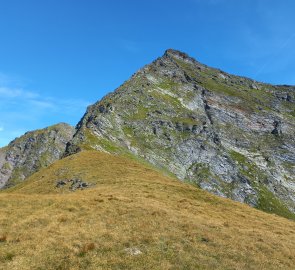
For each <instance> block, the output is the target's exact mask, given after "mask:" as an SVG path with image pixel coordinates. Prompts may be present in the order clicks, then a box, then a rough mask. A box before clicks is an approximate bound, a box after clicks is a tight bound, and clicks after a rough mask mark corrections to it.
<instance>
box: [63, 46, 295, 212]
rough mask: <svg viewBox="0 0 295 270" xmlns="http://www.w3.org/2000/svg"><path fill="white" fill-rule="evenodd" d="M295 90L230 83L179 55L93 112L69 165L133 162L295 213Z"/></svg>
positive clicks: (148, 69) (238, 80)
mask: <svg viewBox="0 0 295 270" xmlns="http://www.w3.org/2000/svg"><path fill="white" fill-rule="evenodd" d="M294 117H295V87H294V86H287V85H280V86H276V85H270V84H266V83H261V82H257V81H254V80H251V79H248V78H244V77H239V76H235V75H231V74H228V73H226V72H223V71H221V70H219V69H215V68H211V67H208V66H206V65H204V64H201V63H199V62H197V61H196V60H195V59H193V58H191V57H189V56H188V55H187V54H185V53H182V52H179V51H176V50H172V49H169V50H167V51H166V52H165V54H164V55H163V56H162V57H160V58H158V59H156V60H155V61H154V62H152V63H151V64H149V65H146V66H145V67H143V68H142V69H140V70H139V71H138V72H136V73H135V74H134V75H133V76H132V77H131V78H130V79H129V80H128V81H126V82H125V83H124V84H123V85H122V86H120V87H119V88H118V89H116V91H115V92H113V93H111V94H109V95H107V96H106V97H104V98H103V99H102V100H101V101H99V102H97V103H95V104H94V105H92V106H89V107H88V109H87V112H86V113H85V115H84V116H83V118H82V119H81V121H80V122H79V123H78V125H77V127H76V129H77V130H76V133H75V135H74V137H73V139H72V140H71V141H70V142H69V143H68V145H67V149H66V155H71V154H73V153H77V152H79V151H81V150H89V149H96V150H99V151H105V152H109V153H112V154H114V153H117V154H122V153H123V154H126V153H128V154H130V153H131V154H132V155H133V156H135V157H137V158H139V159H143V160H146V161H148V162H149V163H151V164H153V165H154V166H155V167H157V168H159V169H161V170H162V171H163V172H166V173H167V172H170V173H172V174H173V175H175V176H176V177H177V178H179V179H180V180H182V181H187V182H191V183H193V184H196V185H198V186H199V187H200V188H202V189H204V190H207V191H209V192H211V193H214V194H217V195H219V196H222V197H228V198H231V199H233V200H236V201H239V202H244V203H247V204H249V205H251V206H253V207H256V208H259V209H262V210H265V211H268V212H274V213H277V214H280V215H283V216H289V215H290V214H291V213H292V212H293V213H294V212H295V178H294V175H295V168H294V164H295V141H294V134H295V118H294Z"/></svg>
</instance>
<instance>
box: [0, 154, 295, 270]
mask: <svg viewBox="0 0 295 270" xmlns="http://www.w3.org/2000/svg"><path fill="white" fill-rule="evenodd" d="M71 177H80V178H82V179H83V180H84V181H87V182H91V183H94V184H95V186H93V187H92V188H89V189H85V190H82V191H76V192H70V191H69V190H68V188H62V189H57V188H55V183H56V181H57V180H59V179H65V178H71ZM294 250H295V223H294V222H292V221H289V220H286V219H284V218H281V217H277V216H275V215H270V214H266V213H263V212H260V211H258V210H255V209H252V208H250V207H248V206H246V205H242V204H239V203H236V202H232V201H230V200H227V199H222V198H218V197H215V196H214V195H211V194H208V193H206V192H205V191H202V190H199V189H197V188H195V187H193V186H191V185H188V184H184V183H181V182H178V181H177V180H174V179H170V178H167V177H164V176H162V175H161V174H159V173H157V172H155V171H153V170H152V169H151V168H148V167H145V166H143V165H141V164H138V163H136V162H133V161H131V160H128V159H125V158H120V157H116V156H111V155H107V154H103V153H99V152H82V153H79V154H77V155H74V156H71V157H68V158H66V159H64V160H61V161H58V162H56V163H55V164H53V165H52V166H50V167H49V168H47V169H45V170H42V171H40V172H38V173H36V174H34V175H33V176H32V177H31V178H30V179H29V180H28V181H27V182H26V183H24V184H22V185H20V186H18V187H15V188H14V189H12V190H10V191H5V192H1V193H0V269H22V270H25V269H44V270H45V269H294V265H295V253H294Z"/></svg>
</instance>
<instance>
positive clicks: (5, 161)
mask: <svg viewBox="0 0 295 270" xmlns="http://www.w3.org/2000/svg"><path fill="white" fill-rule="evenodd" d="M74 130H75V129H74V128H73V127H71V126H69V125H68V124H64V123H61V124H57V125H54V126H51V127H48V128H45V129H41V130H36V131H31V132H27V133H26V134H24V135H23V136H21V137H20V138H17V139H15V140H14V141H12V142H11V143H10V144H9V145H8V146H6V147H4V148H1V149H0V188H1V187H2V188H3V187H10V186H13V185H15V184H17V183H19V182H21V181H23V180H24V179H26V178H27V177H28V176H30V175H31V174H33V173H34V172H36V171H38V170H39V169H41V168H43V167H47V166H48V165H50V164H52V163H53V162H54V161H56V160H58V159H60V158H61V156H62V155H63V154H64V151H65V148H66V144H67V142H68V141H69V140H70V139H71V138H72V136H73V134H74Z"/></svg>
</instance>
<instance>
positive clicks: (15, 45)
mask: <svg viewBox="0 0 295 270" xmlns="http://www.w3.org/2000/svg"><path fill="white" fill-rule="evenodd" d="M294 12H295V1H294V0H105V1H103V0H43V1H41V0H0V146H3V145H5V144H7V143H8V142H9V141H10V140H12V139H14V138H15V137H16V136H19V135H21V134H23V133H24V132H25V131H28V130H33V129H37V128H43V127H45V126H48V125H51V124H54V123H57V122H68V123H70V124H72V125H75V124H76V123H77V122H78V121H79V119H80V118H81V117H82V115H83V113H84V112H85V110H86V107H87V105H89V104H91V103H94V102H95V101H97V100H98V99H100V98H101V97H102V96H104V95H105V94H107V93H108V92H110V91H113V90H114V89H115V88H116V87H118V86H119V85H120V84H121V83H122V82H124V81H125V80H127V79H128V78H129V77H130V76H131V75H132V74H133V73H134V72H135V71H136V70H137V69H139V68H140V67H142V66H143V65H145V64H147V63H149V62H151V61H152V60H154V59H155V58H157V57H159V56H161V55H162V54H163V53H164V51H165V50H166V49H167V48H174V49H178V50H181V51H184V52H186V53H188V54H189V55H191V56H193V57H194V58H196V59H197V60H198V61H200V62H202V63H204V64H207V65H210V66H213V67H217V68H220V69H222V70H224V71H227V72H230V73H234V74H238V75H243V76H247V77H251V78H254V79H256V80H259V81H264V82H270V83H274V84H295V50H294V47H295V16H294Z"/></svg>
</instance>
